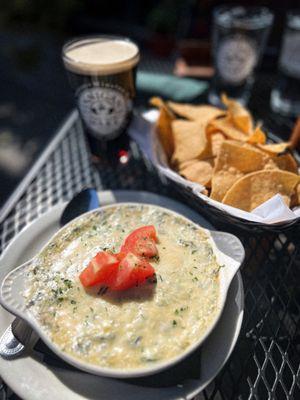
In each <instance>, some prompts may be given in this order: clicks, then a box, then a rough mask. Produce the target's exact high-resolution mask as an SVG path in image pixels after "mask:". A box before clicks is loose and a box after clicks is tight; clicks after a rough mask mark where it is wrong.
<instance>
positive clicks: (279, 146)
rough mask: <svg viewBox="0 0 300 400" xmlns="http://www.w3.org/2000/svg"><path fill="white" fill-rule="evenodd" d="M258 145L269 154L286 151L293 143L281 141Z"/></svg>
mask: <svg viewBox="0 0 300 400" xmlns="http://www.w3.org/2000/svg"><path fill="white" fill-rule="evenodd" d="M258 147H259V148H260V149H261V150H263V151H265V152H266V153H268V154H279V153H284V152H285V151H286V150H287V149H289V148H290V147H291V143H290V142H281V143H269V144H259V145H258Z"/></svg>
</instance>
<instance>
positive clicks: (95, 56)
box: [62, 35, 140, 157]
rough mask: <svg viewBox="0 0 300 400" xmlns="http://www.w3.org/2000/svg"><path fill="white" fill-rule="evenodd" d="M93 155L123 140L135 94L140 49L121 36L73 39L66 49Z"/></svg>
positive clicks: (67, 65) (79, 108)
mask: <svg viewBox="0 0 300 400" xmlns="http://www.w3.org/2000/svg"><path fill="white" fill-rule="evenodd" d="M62 57H63V62H64V65H65V68H66V70H67V72H68V78H69V81H70V84H71V86H72V88H73V90H74V92H75V97H76V102H77V106H78V110H79V114H80V116H81V119H82V121H83V124H84V127H85V130H86V133H87V138H88V142H89V144H90V148H91V152H92V154H93V155H95V156H97V157H100V156H101V155H102V154H103V152H105V150H107V149H108V148H110V149H111V148H112V147H114V144H117V143H120V142H122V139H123V137H124V131H125V130H126V127H127V125H128V123H129V121H130V118H131V114H132V107H133V99H134V97H135V76H136V67H137V64H138V62H139V58H140V55H139V49H138V47H137V45H136V44H135V43H134V42H132V41H131V40H129V39H127V38H124V37H118V36H103V35H102V36H100V35H99V36H93V37H83V38H77V39H73V40H71V41H69V42H67V43H66V44H65V45H64V47H63V51H62Z"/></svg>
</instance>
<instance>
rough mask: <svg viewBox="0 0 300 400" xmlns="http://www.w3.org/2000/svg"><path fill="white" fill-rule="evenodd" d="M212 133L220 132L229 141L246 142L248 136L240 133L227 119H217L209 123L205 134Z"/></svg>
mask: <svg viewBox="0 0 300 400" xmlns="http://www.w3.org/2000/svg"><path fill="white" fill-rule="evenodd" d="M214 132H222V133H223V134H224V135H225V136H227V137H228V138H229V139H233V140H239V141H242V142H243V141H246V140H247V139H248V136H247V135H245V133H243V132H242V131H240V130H239V129H237V128H236V127H235V126H234V125H233V123H232V121H231V119H230V118H229V117H224V118H218V119H215V120H214V121H211V122H210V123H209V125H208V127H207V133H208V135H209V134H212V133H214Z"/></svg>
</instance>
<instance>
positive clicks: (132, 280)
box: [109, 252, 155, 290]
mask: <svg viewBox="0 0 300 400" xmlns="http://www.w3.org/2000/svg"><path fill="white" fill-rule="evenodd" d="M154 273H155V270H154V268H153V267H152V265H151V264H149V263H148V261H147V260H145V259H144V258H140V257H137V256H136V255H135V254H133V253H131V252H129V253H127V254H126V255H125V257H124V258H123V259H122V260H121V261H120V264H119V267H118V268H117V273H116V275H115V277H112V279H111V282H110V283H109V288H110V289H111V290H126V289H129V288H131V287H134V286H138V285H140V284H142V283H144V282H145V280H146V279H147V278H149V277H151V276H153V275H154Z"/></svg>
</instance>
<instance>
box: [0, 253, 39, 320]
mask: <svg viewBox="0 0 300 400" xmlns="http://www.w3.org/2000/svg"><path fill="white" fill-rule="evenodd" d="M31 263H32V260H29V261H27V262H26V263H24V264H22V265H20V266H19V267H17V268H15V269H13V270H12V271H11V272H9V273H8V274H7V275H6V276H5V278H4V279H3V281H2V284H1V289H0V303H1V305H2V306H3V307H4V308H5V309H6V310H8V311H9V312H11V313H12V314H14V315H17V316H19V317H21V318H24V314H26V305H25V299H24V297H23V289H24V281H25V277H26V273H27V271H28V267H29V265H30V264H31Z"/></svg>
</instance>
